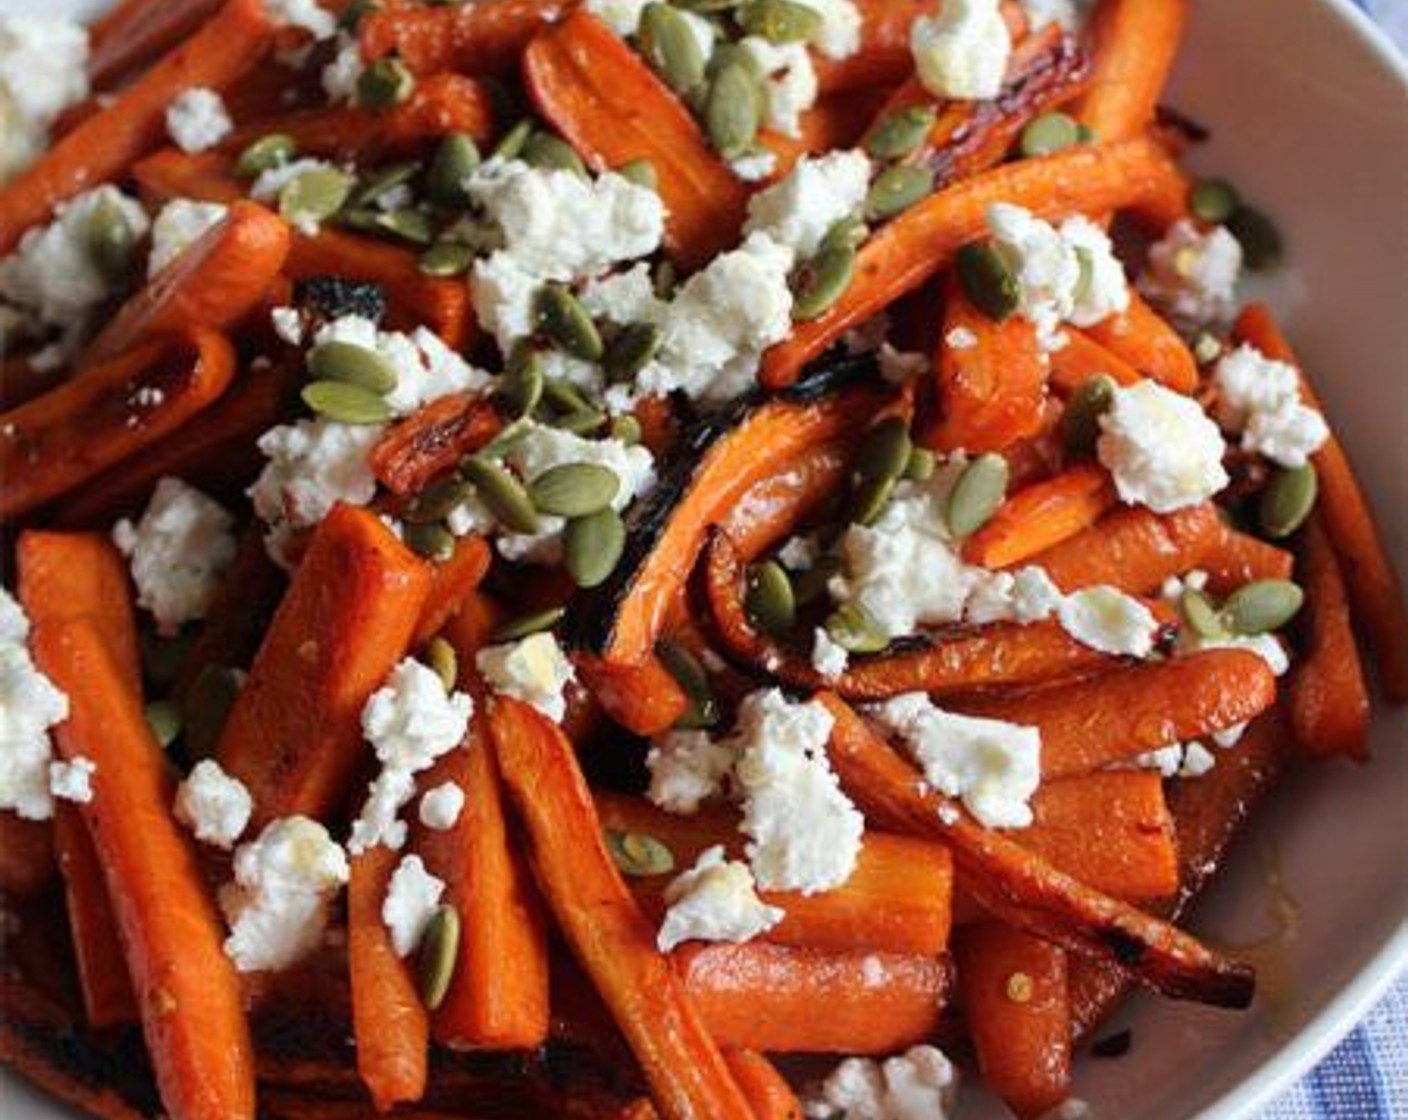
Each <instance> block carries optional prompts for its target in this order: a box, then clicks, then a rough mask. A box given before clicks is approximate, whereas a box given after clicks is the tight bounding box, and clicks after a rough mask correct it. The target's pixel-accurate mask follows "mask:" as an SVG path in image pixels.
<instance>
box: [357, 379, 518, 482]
mask: <svg viewBox="0 0 1408 1120" xmlns="http://www.w3.org/2000/svg"><path fill="white" fill-rule="evenodd" d="M502 426H503V424H502V421H501V420H500V418H499V414H498V411H497V410H496V409H495V408H494V406H493V404H492V402H490V401H488V400H486V399H484V397H483V395H482V394H479V393H451V394H450V395H448V396H444V397H440V398H438V399H437V400H433V401H431V402H430V403H429V404H427V405H425V406H423V407H422V408H420V409H417V410H416V412H414V413H413V414H412V415H410V416H407V417H406V418H405V419H404V420H401V421H399V422H397V423H396V424H393V425H392V426H391V427H390V428H389V429H388V430H387V432H386V434H385V435H384V436H382V437H381V439H379V440H378V441H377V444H376V446H375V447H373V448H372V453H371V467H372V473H373V474H375V475H376V477H377V480H378V481H379V482H380V483H381V484H382V485H383V486H385V487H386V488H387V489H388V490H390V491H391V492H392V493H393V494H399V495H401V496H402V497H405V496H407V495H410V494H418V493H419V492H420V491H421V490H423V489H424V488H425V487H426V486H427V485H428V484H429V483H430V482H432V481H433V480H434V479H435V478H436V477H437V476H438V475H441V474H444V473H445V472H446V471H448V470H450V469H451V468H452V467H454V466H455V464H456V463H458V462H459V461H460V460H461V459H462V458H464V457H465V456H466V455H468V454H470V453H471V452H474V451H478V450H479V449H480V448H481V447H483V446H484V445H485V444H486V443H488V442H489V441H490V440H491V439H493V438H494V437H495V436H496V435H498V434H499V429H500V428H501V427H502Z"/></svg>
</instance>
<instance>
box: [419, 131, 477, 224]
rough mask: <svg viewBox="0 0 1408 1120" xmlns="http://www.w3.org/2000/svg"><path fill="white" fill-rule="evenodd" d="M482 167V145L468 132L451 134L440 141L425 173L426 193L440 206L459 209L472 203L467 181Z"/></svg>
mask: <svg viewBox="0 0 1408 1120" xmlns="http://www.w3.org/2000/svg"><path fill="white" fill-rule="evenodd" d="M478 167H479V146H478V145H477V144H475V142H474V138H473V137H472V136H470V135H469V134H468V133H464V132H452V133H450V134H449V135H448V136H446V137H445V139H443V140H441V141H440V144H439V146H438V147H437V148H436V149H435V155H434V156H432V157H431V160H430V167H429V169H428V170H427V171H426V173H425V193H426V196H427V197H428V198H429V199H430V201H431V202H434V203H437V204H438V205H440V206H460V205H463V204H464V203H465V202H467V201H468V200H469V195H468V194H467V193H465V189H464V184H465V180H466V179H468V178H469V177H470V176H471V175H473V174H474V172H475V170H476V169H477V168H478Z"/></svg>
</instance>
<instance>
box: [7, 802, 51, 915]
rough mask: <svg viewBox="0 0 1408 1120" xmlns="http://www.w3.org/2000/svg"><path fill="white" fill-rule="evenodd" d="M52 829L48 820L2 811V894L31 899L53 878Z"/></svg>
mask: <svg viewBox="0 0 1408 1120" xmlns="http://www.w3.org/2000/svg"><path fill="white" fill-rule="evenodd" d="M53 832H54V830H53V828H52V826H51V825H50V824H49V822H48V821H28V820H25V819H24V818H22V817H21V816H20V815H19V814H18V813H13V812H10V811H9V810H8V809H7V810H5V811H3V812H0V894H6V895H11V896H13V897H15V898H28V897H29V896H30V895H35V894H38V893H39V892H40V891H42V890H43V889H44V888H45V887H47V886H48V885H49V884H50V883H52V882H53V881H54V872H55V871H57V870H58V865H57V864H56V863H55V862H54V836H53Z"/></svg>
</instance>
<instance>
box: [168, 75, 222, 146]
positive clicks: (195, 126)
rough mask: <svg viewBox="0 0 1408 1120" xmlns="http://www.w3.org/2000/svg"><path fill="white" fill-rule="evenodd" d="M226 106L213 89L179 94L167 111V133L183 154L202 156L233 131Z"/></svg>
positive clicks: (184, 91) (198, 88) (189, 90)
mask: <svg viewBox="0 0 1408 1120" xmlns="http://www.w3.org/2000/svg"><path fill="white" fill-rule="evenodd" d="M234 128H235V124H234V122H233V121H232V120H230V114H229V113H228V112H226V110H225V102H224V100H223V99H222V98H221V96H220V95H219V94H218V93H216V92H215V90H213V89H206V88H205V87H204V86H195V87H193V88H191V89H187V90H182V91H181V92H180V93H179V94H177V96H176V100H175V101H173V102H171V104H170V105H168V106H167V107H166V132H167V135H169V136H170V137H171V140H172V142H173V143H174V144H175V145H176V146H177V147H178V148H180V149H181V150H182V151H183V152H203V151H205V150H206V149H208V148H213V147H215V145H216V144H218V143H220V141H221V140H223V139H225V137H227V136H228V135H230V133H231V132H233V131H234Z"/></svg>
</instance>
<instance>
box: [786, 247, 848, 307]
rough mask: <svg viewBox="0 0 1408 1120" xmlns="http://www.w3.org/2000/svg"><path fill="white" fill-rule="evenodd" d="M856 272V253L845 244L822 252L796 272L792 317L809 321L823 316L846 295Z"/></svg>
mask: <svg viewBox="0 0 1408 1120" xmlns="http://www.w3.org/2000/svg"><path fill="white" fill-rule="evenodd" d="M855 270H856V251H855V249H853V248H851V246H849V245H846V244H844V243H842V244H840V245H835V246H832V247H830V248H827V249H823V250H821V251H820V252H818V253H817V255H816V256H814V257H813V258H812V259H811V260H809V261H808V262H807V263H806V264H804V265H803V266H802V267H801V268H800V269H798V270H797V274H796V276H795V278H794V281H793V293H792V318H793V319H796V320H798V321H799V322H807V321H808V320H811V319H815V318H817V317H818V316H819V315H822V314H824V313H825V312H826V311H827V310H828V309H829V308H830V307H831V306H832V305H833V304H835V302H836V301H837V300H838V299H840V298H841V297H842V296H843V295H845V294H846V289H847V288H849V287H850V286H851V278H852V277H853V276H854V275H855Z"/></svg>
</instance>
